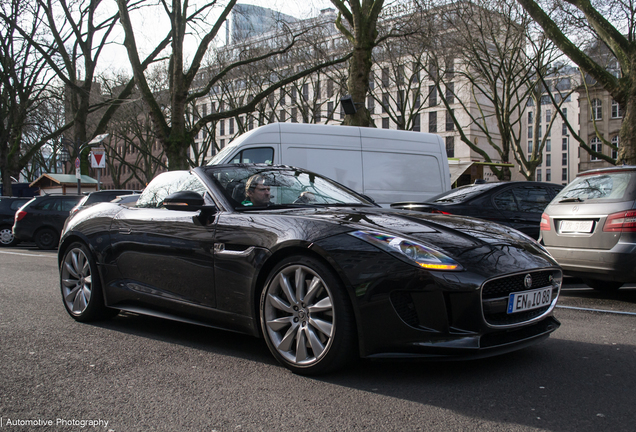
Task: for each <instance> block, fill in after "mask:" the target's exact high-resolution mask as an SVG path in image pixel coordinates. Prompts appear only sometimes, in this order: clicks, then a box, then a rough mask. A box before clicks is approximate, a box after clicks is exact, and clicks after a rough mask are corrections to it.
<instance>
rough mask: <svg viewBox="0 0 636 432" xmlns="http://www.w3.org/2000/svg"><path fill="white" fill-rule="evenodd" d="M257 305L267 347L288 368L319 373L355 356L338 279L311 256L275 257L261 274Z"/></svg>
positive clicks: (348, 308) (352, 328) (351, 321)
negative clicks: (264, 278) (263, 280)
mask: <svg viewBox="0 0 636 432" xmlns="http://www.w3.org/2000/svg"><path fill="white" fill-rule="evenodd" d="M259 310H260V319H261V330H262V333H263V337H264V338H265V341H266V342H267V346H268V347H269V350H270V351H271V352H272V354H273V355H274V357H275V358H276V360H278V361H279V362H280V363H281V364H282V365H283V366H285V367H286V368H288V369H290V370H291V371H292V372H294V373H297V374H301V375H317V374H322V373H326V372H330V371H333V370H336V369H341V368H343V367H345V366H346V365H347V364H348V363H350V362H351V361H353V360H354V359H355V358H356V355H357V346H358V344H357V338H356V331H355V324H354V319H353V312H352V309H351V305H350V302H349V299H348V297H347V294H346V292H345V289H344V287H343V286H342V283H341V282H340V281H339V280H338V278H337V277H336V276H334V274H333V272H332V271H331V270H330V269H329V268H328V267H327V266H326V265H324V264H323V263H322V262H320V261H318V260H317V259H314V258H311V257H307V256H299V257H290V258H287V259H285V260H283V261H281V262H280V263H279V264H278V265H277V266H276V267H275V268H274V269H273V270H272V271H271V273H270V274H269V277H268V278H267V282H266V283H265V287H264V289H263V292H262V294H261V300H260V308H259Z"/></svg>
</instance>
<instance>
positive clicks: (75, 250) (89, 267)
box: [60, 242, 119, 322]
mask: <svg viewBox="0 0 636 432" xmlns="http://www.w3.org/2000/svg"><path fill="white" fill-rule="evenodd" d="M60 288H61V290H62V301H63V303H64V308H65V309H66V311H67V312H68V314H69V315H70V316H72V317H73V318H74V319H76V320H77V321H81V322H88V321H96V320H101V319H107V318H111V317H113V316H115V315H117V314H118V313H119V311H118V310H116V309H111V308H107V307H106V306H105V305H104V294H103V292H102V285H101V281H100V279H99V274H98V272H97V265H96V264H95V260H94V259H93V256H92V254H91V253H90V251H89V250H88V248H87V247H86V245H84V244H83V243H79V242H78V243H73V244H71V245H70V246H69V248H68V249H67V250H66V252H65V253H64V258H62V263H61V265H60Z"/></svg>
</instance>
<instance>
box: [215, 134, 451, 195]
mask: <svg viewBox="0 0 636 432" xmlns="http://www.w3.org/2000/svg"><path fill="white" fill-rule="evenodd" d="M225 163H273V164H282V165H290V166H295V167H299V168H305V169H308V170H310V171H314V172H316V173H318V174H322V175H324V176H326V177H329V178H331V179H333V180H336V181H337V182H339V183H341V184H343V185H345V186H347V187H349V188H351V189H353V190H355V191H356V192H360V193H363V194H365V195H367V196H370V197H371V198H373V199H374V200H375V201H376V202H377V203H378V204H380V205H382V206H385V207H386V206H388V205H389V204H391V203H393V202H397V201H420V202H421V201H426V200H427V198H429V197H432V196H434V195H437V194H439V193H441V192H445V191H447V190H449V189H450V187H451V184H450V173H449V170H448V158H447V157H446V147H445V145H444V142H443V141H442V138H441V137H439V136H438V135H434V134H428V133H422V132H409V131H397V130H390V129H376V128H363V127H353V126H331V125H315V124H301V123H271V124H268V125H266V126H261V127H258V128H256V129H253V130H251V131H249V132H246V133H244V134H243V135H240V136H239V137H238V138H236V139H235V140H234V141H232V142H231V143H230V144H228V145H227V146H226V147H225V148H224V149H223V150H221V151H220V152H219V153H218V154H217V155H216V156H215V157H214V158H213V159H212V160H211V161H210V163H209V165H218V164H225Z"/></svg>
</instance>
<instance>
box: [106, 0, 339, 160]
mask: <svg viewBox="0 0 636 432" xmlns="http://www.w3.org/2000/svg"><path fill="white" fill-rule="evenodd" d="M235 3H236V0H230V1H229V2H228V3H227V4H226V5H225V6H224V7H223V8H222V11H221V13H220V15H219V16H218V17H215V16H213V12H215V9H214V8H215V7H216V6H218V4H217V2H216V1H213V2H206V3H200V4H198V5H197V6H196V7H193V8H191V7H190V3H188V2H182V1H181V0H173V1H172V2H171V3H170V4H169V3H168V2H166V1H161V2H160V4H161V6H162V7H163V10H164V11H165V13H166V14H167V15H168V17H169V19H170V25H171V28H170V33H171V41H172V45H171V52H170V64H169V88H168V92H169V94H170V104H169V107H168V108H167V109H163V108H162V106H161V104H159V103H158V101H157V100H156V97H155V94H154V93H153V92H152V91H151V89H150V88H149V86H148V84H147V78H146V76H145V75H144V69H143V67H141V62H140V60H139V49H138V46H137V42H136V39H135V31H134V29H133V25H132V21H131V19H130V15H129V13H128V5H127V2H126V0H118V5H119V12H120V16H121V22H122V25H123V28H124V31H125V34H126V38H125V41H124V45H125V46H126V49H127V52H128V58H129V60H130V63H131V65H132V68H133V73H134V76H135V81H136V83H137V85H138V87H139V90H140V92H141V95H142V97H143V99H144V100H145V102H146V103H147V104H148V106H149V111H150V115H151V117H152V121H153V125H154V127H155V134H156V137H157V139H158V140H159V142H160V143H161V144H162V146H163V148H164V150H165V153H166V155H167V157H168V163H169V169H183V168H187V167H188V158H187V149H188V148H190V147H192V143H193V141H194V137H195V136H196V135H197V134H198V133H199V131H200V130H201V129H202V128H203V127H204V126H206V125H207V124H208V123H211V122H214V121H217V120H220V119H224V118H232V117H235V116H237V115H241V114H246V113H250V112H253V111H254V110H255V109H256V106H257V104H258V103H259V102H261V101H262V100H263V99H265V98H267V96H268V95H269V94H271V93H273V92H275V91H276V90H278V89H279V88H281V87H284V86H285V85H287V84H290V83H292V82H294V81H296V80H297V79H299V78H302V77H303V76H306V75H310V74H312V73H314V72H316V71H318V70H320V69H322V68H324V67H328V66H331V65H334V64H338V63H341V62H344V61H346V60H347V59H348V58H349V57H350V56H351V54H347V55H345V56H343V57H341V58H333V59H332V58H327V59H325V60H324V61H323V62H321V63H320V64H312V65H307V66H306V67H305V68H302V69H301V70H299V71H293V72H292V71H290V73H289V75H286V76H284V77H281V78H280V79H279V80H277V81H272V83H271V84H270V85H269V86H268V87H266V88H265V89H263V90H262V91H260V92H259V93H256V94H253V95H252V96H253V97H252V98H251V100H250V101H245V103H244V104H242V105H241V106H239V107H236V108H229V109H226V110H225V111H219V110H215V112H211V113H209V114H208V115H206V116H203V117H201V118H199V119H198V120H197V121H196V122H195V123H194V124H193V125H192V126H191V127H190V128H188V125H187V110H186V107H187V106H188V104H189V103H190V102H191V101H194V100H199V99H201V98H203V97H206V96H207V95H208V94H209V92H210V91H211V90H212V88H213V87H214V86H215V85H216V84H217V83H218V82H219V81H220V80H221V79H223V78H224V77H225V76H226V75H227V74H228V73H229V72H230V71H232V70H234V69H236V68H238V67H241V66H245V65H250V64H254V63H257V62H259V61H262V60H266V59H268V58H271V57H274V56H280V55H284V54H285V53H286V52H288V51H289V50H291V49H292V48H293V47H294V46H296V44H298V43H300V42H301V41H303V36H304V35H307V34H308V30H307V29H303V28H301V29H297V31H294V30H293V29H292V28H290V27H287V31H284V32H282V33H280V34H277V35H275V36H272V37H271V38H269V39H268V40H266V41H264V43H254V42H252V44H250V45H249V46H245V47H242V49H241V47H233V48H232V50H230V51H228V53H227V61H226V60H225V59H223V58H221V57H218V56H217V58H216V59H215V63H216V65H218V66H219V67H218V68H214V69H210V70H207V71H205V75H206V79H205V80H203V83H201V82H199V79H200V76H201V75H199V72H201V71H202V70H201V69H202V66H203V65H204V63H203V61H204V59H205V58H206V56H207V55H208V53H209V48H210V46H211V44H212V41H213V40H214V38H215V37H216V36H217V34H218V32H219V30H220V29H221V27H222V25H223V23H224V21H225V20H226V18H227V17H228V15H229V13H230V11H231V10H232V8H233V7H234V5H235ZM207 23H212V24H211V25H207ZM189 32H191V33H192V34H194V35H195V36H196V51H195V53H194V55H193V56H192V59H191V60H190V61H189V64H188V65H187V66H186V64H185V63H186V55H185V44H186V35H187V34H189ZM305 42H307V43H310V42H312V41H309V40H305ZM313 42H315V41H313Z"/></svg>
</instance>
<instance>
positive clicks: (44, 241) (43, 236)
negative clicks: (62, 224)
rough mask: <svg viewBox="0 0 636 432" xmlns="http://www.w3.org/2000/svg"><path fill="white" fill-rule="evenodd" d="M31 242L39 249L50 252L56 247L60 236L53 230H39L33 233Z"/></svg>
mask: <svg viewBox="0 0 636 432" xmlns="http://www.w3.org/2000/svg"><path fill="white" fill-rule="evenodd" d="M33 241H34V242H35V245H36V246H37V247H38V248H39V249H42V250H50V249H55V248H56V247H57V244H58V243H59V241H60V236H59V234H58V233H57V232H56V231H55V230H54V229H53V228H41V229H40V230H38V232H36V233H35V236H34V237H33Z"/></svg>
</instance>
